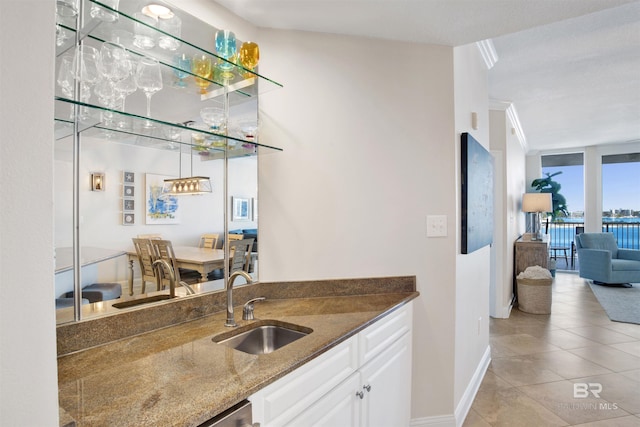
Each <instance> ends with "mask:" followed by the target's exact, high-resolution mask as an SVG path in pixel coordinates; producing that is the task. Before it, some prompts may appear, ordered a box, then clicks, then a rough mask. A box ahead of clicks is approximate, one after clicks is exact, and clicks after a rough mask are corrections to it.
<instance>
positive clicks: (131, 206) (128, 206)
mask: <svg viewBox="0 0 640 427" xmlns="http://www.w3.org/2000/svg"><path fill="white" fill-rule="evenodd" d="M135 209H136V201H135V200H134V199H124V200H123V201H122V210H123V211H134V210H135Z"/></svg>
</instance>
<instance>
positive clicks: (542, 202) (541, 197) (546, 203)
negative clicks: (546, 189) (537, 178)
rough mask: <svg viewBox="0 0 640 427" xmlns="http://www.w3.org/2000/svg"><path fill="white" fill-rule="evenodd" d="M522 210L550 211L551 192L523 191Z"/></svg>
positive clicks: (551, 208)
mask: <svg viewBox="0 0 640 427" xmlns="http://www.w3.org/2000/svg"><path fill="white" fill-rule="evenodd" d="M522 211H523V212H551V211H553V203H552V202H551V193H524V194H523V195H522Z"/></svg>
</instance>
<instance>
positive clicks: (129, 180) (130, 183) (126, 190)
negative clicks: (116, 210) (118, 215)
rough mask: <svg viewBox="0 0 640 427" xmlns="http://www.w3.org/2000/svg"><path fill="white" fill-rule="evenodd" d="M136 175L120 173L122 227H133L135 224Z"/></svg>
mask: <svg viewBox="0 0 640 427" xmlns="http://www.w3.org/2000/svg"><path fill="white" fill-rule="evenodd" d="M135 182H136V174H135V173H133V172H129V171H122V225H134V224H135V222H136V215H135V210H136V201H135V199H134V197H135V195H136V184H135Z"/></svg>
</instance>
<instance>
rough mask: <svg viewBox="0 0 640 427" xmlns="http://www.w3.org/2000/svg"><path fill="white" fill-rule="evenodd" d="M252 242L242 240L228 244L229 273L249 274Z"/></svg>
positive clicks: (251, 240)
mask: <svg viewBox="0 0 640 427" xmlns="http://www.w3.org/2000/svg"><path fill="white" fill-rule="evenodd" d="M253 240H254V239H242V240H233V241H231V242H229V273H233V272H234V271H238V270H243V271H246V272H249V264H250V263H251V248H252V247H253Z"/></svg>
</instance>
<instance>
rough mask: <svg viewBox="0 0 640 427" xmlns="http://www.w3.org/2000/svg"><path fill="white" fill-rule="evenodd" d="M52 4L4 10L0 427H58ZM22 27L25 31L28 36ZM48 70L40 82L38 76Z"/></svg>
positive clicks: (1, 5)
mask: <svg viewBox="0 0 640 427" xmlns="http://www.w3.org/2000/svg"><path fill="white" fill-rule="evenodd" d="M54 6H55V2H53V1H50V0H15V1H8V0H3V1H2V2H0V182H1V183H2V185H0V200H2V201H3V208H2V209H0V224H1V226H2V232H1V235H0V288H1V289H2V298H0V425H3V426H57V425H58V384H57V375H56V372H57V371H56V332H55V315H54V302H53V301H54V296H53V293H54V288H53V218H52V215H51V213H52V205H53V188H52V183H51V177H52V176H53V170H52V169H53V161H52V157H53V148H52V147H53V122H52V120H51V118H52V117H53V78H52V77H51V76H50V77H47V75H48V71H47V70H53V69H54V65H53V63H54V55H53V52H54V48H53V34H54V31H55V29H54V22H53V16H54V13H55V9H54ZM27 27H28V31H25V28H27ZM43 70H44V74H43Z"/></svg>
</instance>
